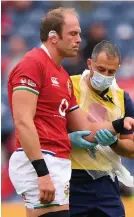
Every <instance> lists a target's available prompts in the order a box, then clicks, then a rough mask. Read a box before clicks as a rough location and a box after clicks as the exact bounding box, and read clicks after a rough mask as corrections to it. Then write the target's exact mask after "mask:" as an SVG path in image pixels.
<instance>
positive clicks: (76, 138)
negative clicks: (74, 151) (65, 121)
mask: <svg viewBox="0 0 134 217" xmlns="http://www.w3.org/2000/svg"><path fill="white" fill-rule="evenodd" d="M90 134H91V131H75V132H72V133H69V134H68V135H69V138H70V140H71V143H72V146H73V147H74V148H83V149H90V148H94V147H95V146H96V145H97V143H92V142H88V141H87V140H85V139H84V138H83V136H89V135H90Z"/></svg>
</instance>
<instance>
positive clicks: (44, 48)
mask: <svg viewBox="0 0 134 217" xmlns="http://www.w3.org/2000/svg"><path fill="white" fill-rule="evenodd" d="M41 48H42V49H43V50H44V51H45V53H47V55H48V56H49V57H50V58H51V56H50V53H49V51H48V49H47V48H46V46H45V45H44V44H42V45H41Z"/></svg>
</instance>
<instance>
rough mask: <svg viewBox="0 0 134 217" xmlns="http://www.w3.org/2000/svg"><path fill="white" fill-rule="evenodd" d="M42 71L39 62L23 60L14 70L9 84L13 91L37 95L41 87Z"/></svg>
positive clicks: (28, 59)
mask: <svg viewBox="0 0 134 217" xmlns="http://www.w3.org/2000/svg"><path fill="white" fill-rule="evenodd" d="M42 76H43V75H42V70H41V65H40V63H39V62H37V61H36V60H34V59H32V58H25V59H23V60H22V61H21V62H20V63H19V64H18V65H17V66H16V67H15V69H14V72H13V76H12V79H11V84H12V88H13V91H17V90H27V91H30V92H33V93H34V94H36V95H39V93H40V89H41V86H42V80H43V77H42Z"/></svg>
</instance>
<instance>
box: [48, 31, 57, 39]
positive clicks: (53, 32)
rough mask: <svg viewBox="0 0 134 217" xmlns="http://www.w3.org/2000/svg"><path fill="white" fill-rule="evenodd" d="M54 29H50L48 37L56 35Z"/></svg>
mask: <svg viewBox="0 0 134 217" xmlns="http://www.w3.org/2000/svg"><path fill="white" fill-rule="evenodd" d="M56 34H57V33H56V31H55V30H51V31H50V32H49V33H48V37H50V38H51V37H53V36H56Z"/></svg>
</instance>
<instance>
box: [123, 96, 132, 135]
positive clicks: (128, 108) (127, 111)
mask: <svg viewBox="0 0 134 217" xmlns="http://www.w3.org/2000/svg"><path fill="white" fill-rule="evenodd" d="M124 105H125V116H124V117H132V118H134V102H133V101H132V99H131V98H130V96H129V94H128V93H127V92H124ZM121 134H122V135H123V134H133V131H132V130H127V129H124V131H123V132H122V133H121Z"/></svg>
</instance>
